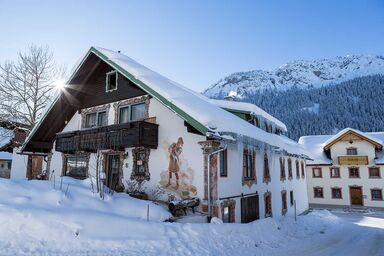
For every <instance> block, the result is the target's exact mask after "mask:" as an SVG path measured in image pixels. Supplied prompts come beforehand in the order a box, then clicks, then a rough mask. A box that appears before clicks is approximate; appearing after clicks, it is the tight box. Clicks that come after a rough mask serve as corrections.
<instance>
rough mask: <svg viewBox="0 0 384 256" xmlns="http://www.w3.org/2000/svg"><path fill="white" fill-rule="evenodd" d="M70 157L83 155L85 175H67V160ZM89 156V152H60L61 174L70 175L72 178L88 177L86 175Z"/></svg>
mask: <svg viewBox="0 0 384 256" xmlns="http://www.w3.org/2000/svg"><path fill="white" fill-rule="evenodd" d="M71 157H76V158H79V157H84V158H85V163H86V164H85V170H86V171H85V172H86V173H85V176H78V177H74V176H71V175H67V161H68V158H71ZM89 157H90V155H89V154H62V160H63V162H62V166H63V167H62V172H61V175H62V176H68V177H72V178H74V179H86V178H88V175H89Z"/></svg>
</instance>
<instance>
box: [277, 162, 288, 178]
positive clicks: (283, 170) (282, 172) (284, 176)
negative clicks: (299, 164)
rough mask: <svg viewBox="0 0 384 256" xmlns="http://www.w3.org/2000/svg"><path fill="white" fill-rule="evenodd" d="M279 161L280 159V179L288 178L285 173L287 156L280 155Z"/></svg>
mask: <svg viewBox="0 0 384 256" xmlns="http://www.w3.org/2000/svg"><path fill="white" fill-rule="evenodd" d="M279 161H280V180H281V181H284V180H286V179H287V176H286V173H285V158H284V157H280V158H279Z"/></svg>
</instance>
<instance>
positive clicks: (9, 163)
mask: <svg viewBox="0 0 384 256" xmlns="http://www.w3.org/2000/svg"><path fill="white" fill-rule="evenodd" d="M11 168H12V162H11V161H9V162H8V169H9V170H11Z"/></svg>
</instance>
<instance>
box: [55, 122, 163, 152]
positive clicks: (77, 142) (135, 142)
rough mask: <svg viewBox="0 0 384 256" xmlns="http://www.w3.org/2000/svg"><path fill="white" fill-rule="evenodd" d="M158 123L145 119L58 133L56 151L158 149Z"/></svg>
mask: <svg viewBox="0 0 384 256" xmlns="http://www.w3.org/2000/svg"><path fill="white" fill-rule="evenodd" d="M157 146H158V125H157V124H154V123H150V122H145V121H134V122H130V123H126V124H114V125H109V126H102V127H96V128H89V129H83V130H78V131H72V132H62V133H57V134H56V147H55V149H56V151H59V152H63V153H75V152H77V151H84V152H96V151H97V150H98V149H112V150H124V149H125V148H129V147H146V148H152V149H156V148H157Z"/></svg>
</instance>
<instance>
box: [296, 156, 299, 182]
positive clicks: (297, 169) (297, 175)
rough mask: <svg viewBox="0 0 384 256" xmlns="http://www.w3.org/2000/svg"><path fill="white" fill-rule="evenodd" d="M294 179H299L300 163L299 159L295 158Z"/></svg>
mask: <svg viewBox="0 0 384 256" xmlns="http://www.w3.org/2000/svg"><path fill="white" fill-rule="evenodd" d="M296 179H300V164H299V160H297V159H296Z"/></svg>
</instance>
